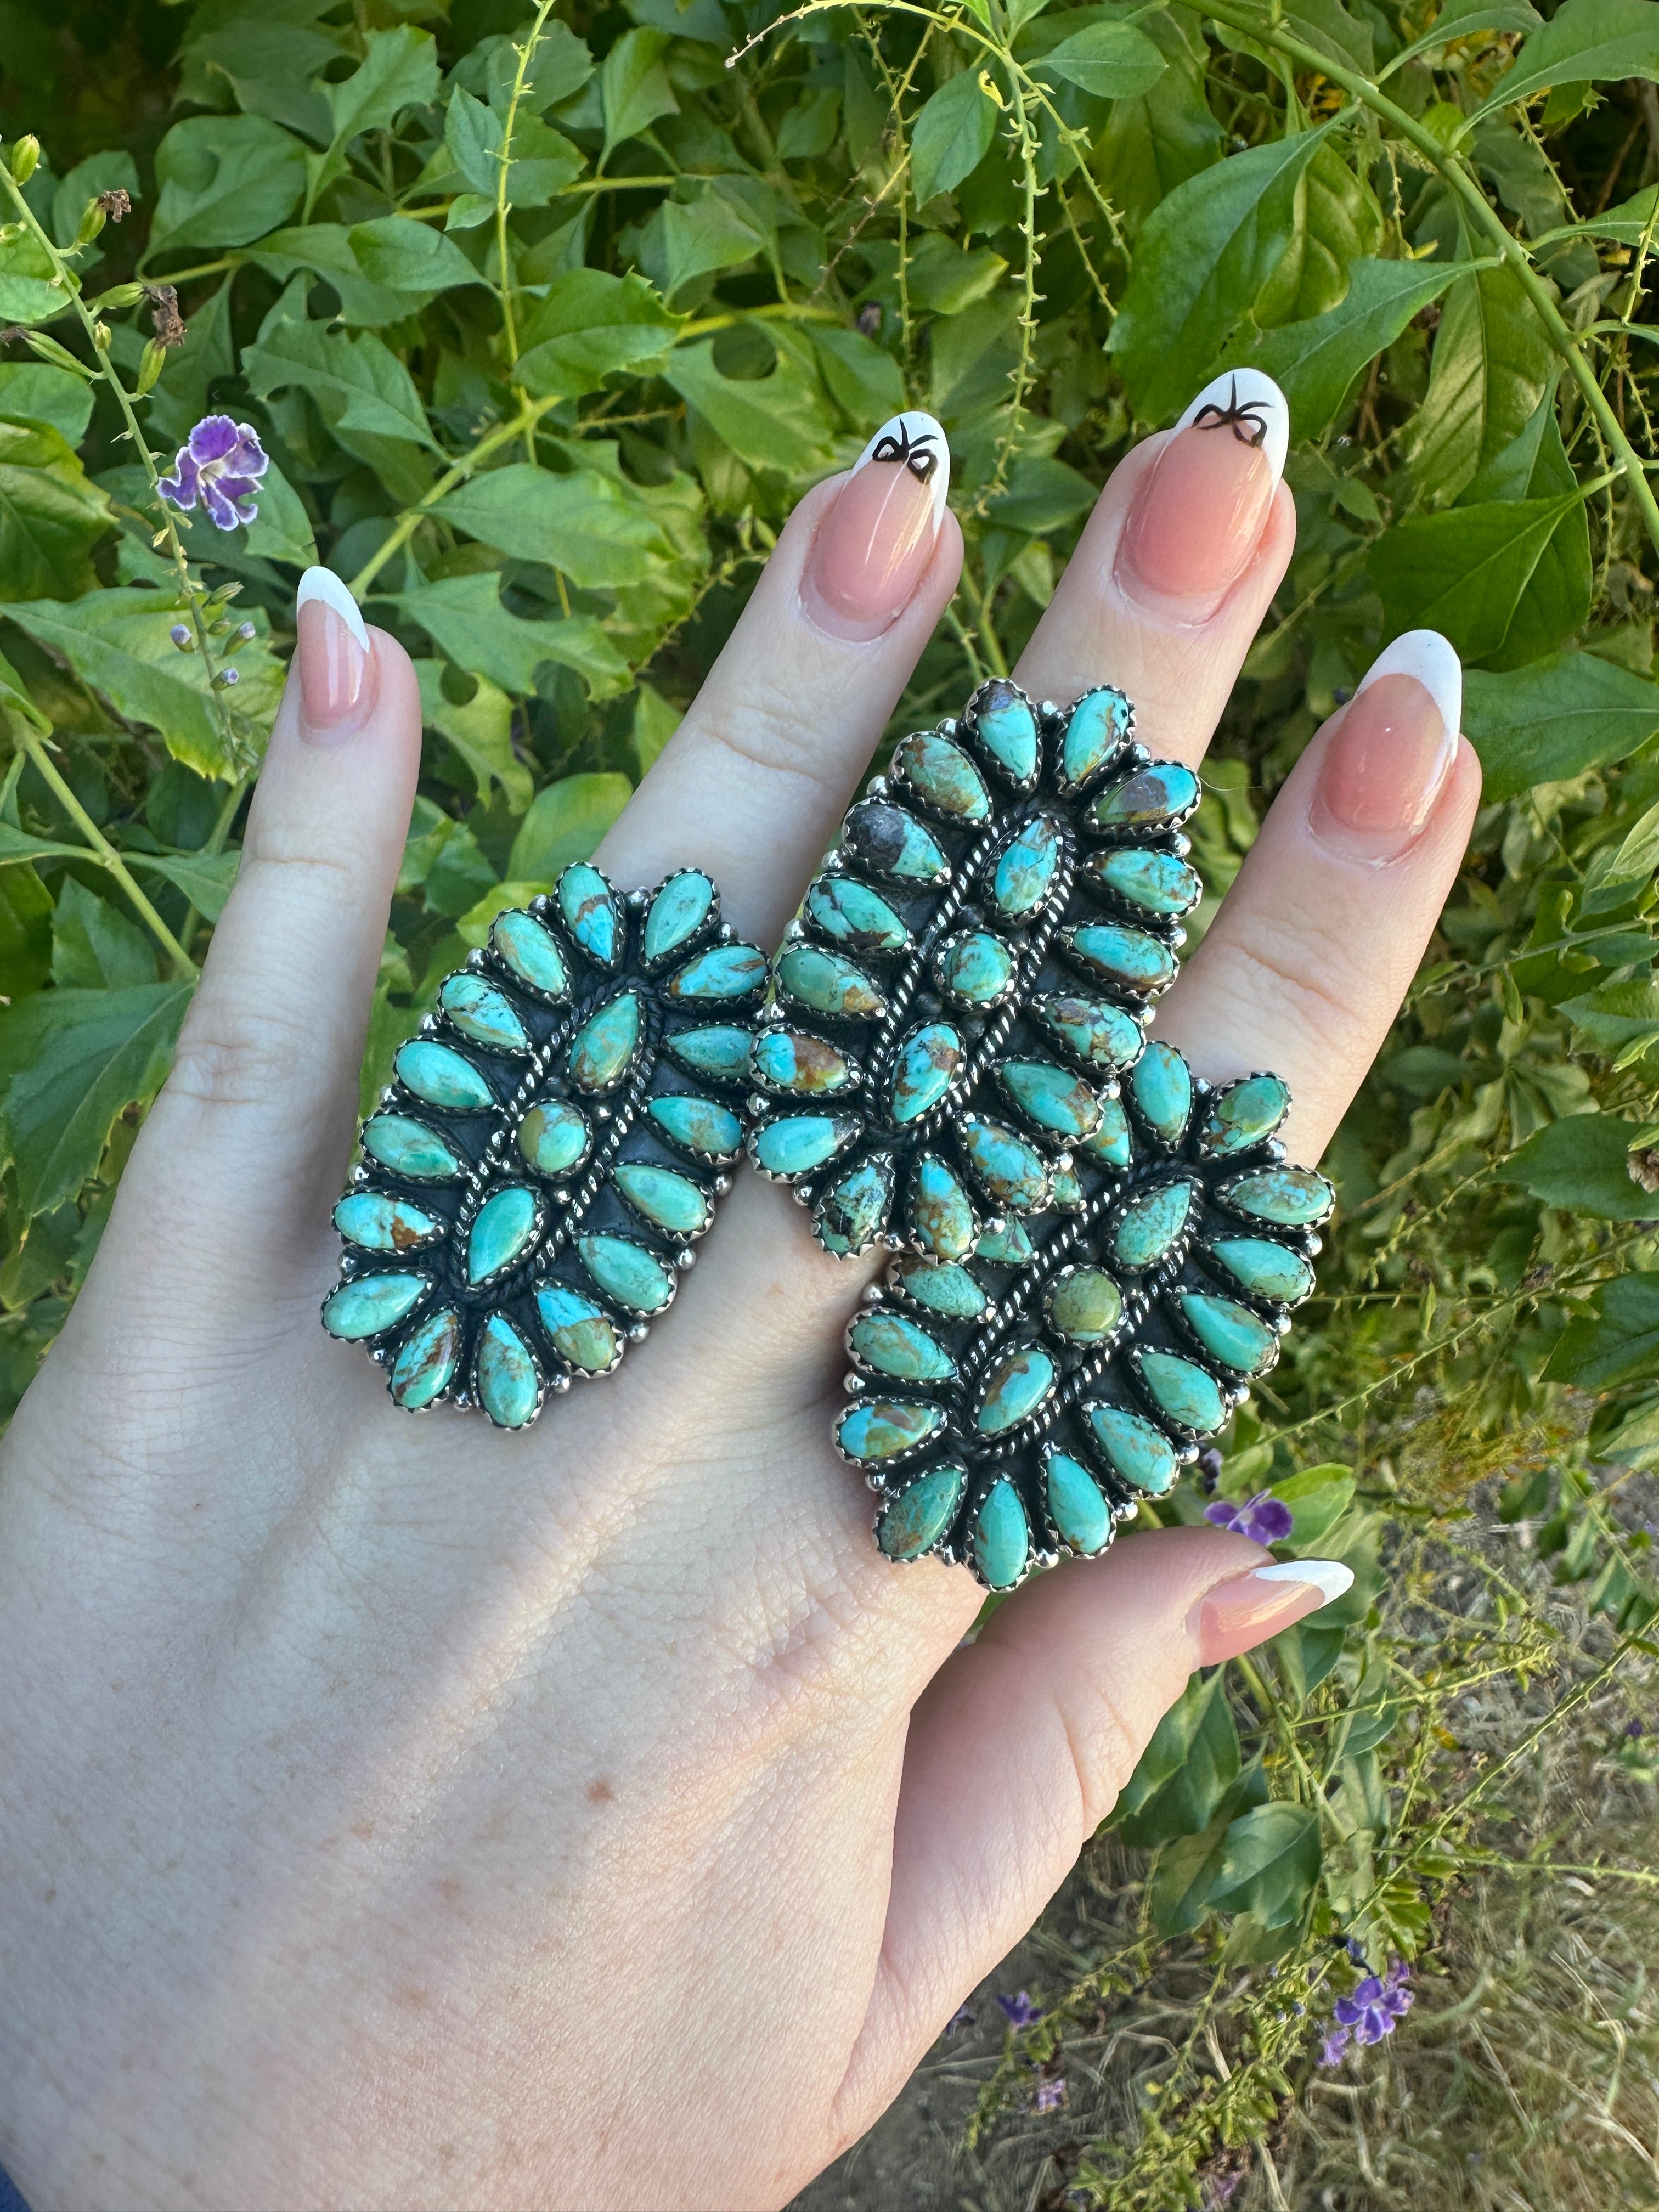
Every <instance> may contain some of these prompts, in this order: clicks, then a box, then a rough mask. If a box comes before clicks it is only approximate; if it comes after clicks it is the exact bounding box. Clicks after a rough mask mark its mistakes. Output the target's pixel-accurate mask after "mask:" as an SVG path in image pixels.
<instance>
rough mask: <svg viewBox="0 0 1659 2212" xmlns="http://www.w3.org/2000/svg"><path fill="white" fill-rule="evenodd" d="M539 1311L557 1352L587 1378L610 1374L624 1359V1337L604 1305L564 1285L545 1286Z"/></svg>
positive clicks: (538, 1297)
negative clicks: (597, 1303)
mask: <svg viewBox="0 0 1659 2212" xmlns="http://www.w3.org/2000/svg"><path fill="white" fill-rule="evenodd" d="M536 1310H537V1312H538V1314H539V1315H540V1316H541V1321H542V1327H543V1328H544V1329H545V1330H546V1331H547V1334H548V1335H549V1337H550V1339H551V1340H552V1344H553V1349H554V1350H555V1351H556V1352H557V1353H558V1355H559V1357H560V1358H561V1359H562V1360H563V1361H564V1362H565V1364H567V1365H568V1366H570V1367H578V1368H580V1370H581V1371H582V1373H583V1374H584V1375H605V1374H607V1373H609V1371H610V1370H611V1368H613V1367H614V1366H615V1365H616V1364H617V1361H618V1360H619V1359H620V1358H622V1337H621V1335H620V1334H619V1333H618V1331H617V1325H616V1323H615V1322H613V1321H612V1320H611V1316H610V1315H609V1314H607V1313H606V1312H605V1309H604V1307H603V1306H599V1305H596V1304H594V1302H593V1300H592V1298H590V1297H584V1296H583V1294H582V1293H581V1291H573V1290H571V1289H570V1288H569V1286H568V1285H567V1284H564V1283H544V1284H543V1285H542V1287H541V1288H540V1290H538V1291H537V1293H536Z"/></svg>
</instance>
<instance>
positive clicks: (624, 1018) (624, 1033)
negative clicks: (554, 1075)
mask: <svg viewBox="0 0 1659 2212" xmlns="http://www.w3.org/2000/svg"><path fill="white" fill-rule="evenodd" d="M643 1012H644V1010H643V1008H642V1007H641V1004H640V996H639V994H638V992H637V991H621V992H618V993H617V996H616V997H615V998H614V999H611V1000H607V1001H606V1002H605V1005H604V1006H601V1007H600V1008H599V1012H597V1013H594V1014H590V1015H589V1016H588V1018H587V1019H586V1021H585V1022H584V1023H583V1024H582V1025H581V1027H580V1029H579V1030H577V1032H576V1034H575V1036H574V1039H573V1040H572V1042H571V1046H570V1080H571V1081H572V1082H573V1083H574V1085H575V1086H576V1088H577V1089H578V1090H579V1091H610V1090H611V1089H613V1088H614V1087H615V1085H617V1084H618V1083H620V1082H621V1081H622V1079H623V1076H624V1075H626V1074H627V1073H628V1070H629V1066H630V1065H631V1064H632V1062H633V1059H634V1055H635V1053H636V1052H637V1051H638V1050H639V1044H640V1030H641V1022H642V1018H643Z"/></svg>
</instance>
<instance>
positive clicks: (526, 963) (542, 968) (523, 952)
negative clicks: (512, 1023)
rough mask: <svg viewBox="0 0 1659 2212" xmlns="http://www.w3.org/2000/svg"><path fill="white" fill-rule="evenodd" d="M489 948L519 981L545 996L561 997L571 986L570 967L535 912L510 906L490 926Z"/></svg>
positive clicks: (548, 930) (550, 932)
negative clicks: (533, 913)
mask: <svg viewBox="0 0 1659 2212" xmlns="http://www.w3.org/2000/svg"><path fill="white" fill-rule="evenodd" d="M489 949H490V951H492V952H493V953H494V954H495V957H496V958H497V959H498V960H499V961H500V962H501V964H502V966H503V967H504V968H507V969H509V970H510V971H511V973H512V974H513V975H514V976H516V977H517V979H518V980H519V981H520V982H521V983H525V984H527V985H528V986H529V987H530V988H531V989H532V991H536V992H538V993H540V994H541V995H542V996H543V997H544V998H549V999H562V998H563V997H565V995H566V994H568V991H569V989H570V970H569V969H568V966H567V965H566V963H565V957H564V955H563V953H562V952H561V951H560V950H559V948H558V946H557V945H556V943H555V942H554V938H553V933H552V931H551V930H550V929H544V927H542V925H541V923H540V922H539V921H537V919H536V917H535V915H532V914H526V913H525V912H524V910H523V909H522V908H520V907H508V908H507V909H506V910H505V911H504V912H503V913H501V914H498V915H496V917H495V921H493V922H491V924H490V926H489Z"/></svg>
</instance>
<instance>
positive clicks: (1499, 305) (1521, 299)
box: [1407, 266, 1559, 499]
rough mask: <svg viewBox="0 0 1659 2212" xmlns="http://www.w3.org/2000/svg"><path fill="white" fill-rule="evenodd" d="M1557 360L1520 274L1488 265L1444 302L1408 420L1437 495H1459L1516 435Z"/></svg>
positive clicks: (1418, 465) (1423, 474) (1413, 447)
mask: <svg viewBox="0 0 1659 2212" xmlns="http://www.w3.org/2000/svg"><path fill="white" fill-rule="evenodd" d="M1558 366H1559V364H1558V363H1557V362H1556V359H1555V355H1554V352H1553V349H1552V347H1551V345H1550V342H1549V338H1548V336H1547V332H1546V331H1545V329H1544V326H1543V325H1542V324H1541V322H1540V321H1539V319H1538V317H1537V315H1536V313H1534V308H1533V306H1532V302H1531V301H1529V300H1528V298H1527V295H1526V294H1525V293H1524V292H1523V291H1522V289H1521V282H1520V279H1519V278H1518V277H1517V276H1516V274H1515V272H1514V271H1513V270H1511V269H1510V268H1508V267H1507V266H1504V267H1501V268H1497V269H1484V270H1481V271H1480V274H1479V275H1477V276H1475V277H1474V280H1473V281H1472V282H1471V283H1467V284H1460V285H1458V286H1457V288H1456V289H1455V291H1454V292H1453V293H1452V295H1451V296H1450V297H1449V299H1448V301H1446V306H1445V311H1444V313H1443V314H1442V316H1441V318H1440V325H1439V328H1438V330H1437V331H1436V332H1435V339H1434V354H1433V358H1432V361H1431V364H1430V370H1429V388H1428V391H1427V392H1425V395H1424V399H1423V404H1422V406H1421V407H1420V408H1419V410H1418V412H1417V413H1416V415H1415V416H1413V418H1412V421H1411V422H1410V423H1409V424H1408V425H1407V446H1408V449H1409V453H1410V459H1411V465H1412V473H1413V477H1415V478H1416V480H1417V483H1419V486H1420V487H1421V488H1422V489H1423V490H1424V491H1425V493H1427V494H1428V495H1431V496H1432V497H1436V498H1443V499H1454V498H1455V497H1456V495H1457V494H1458V493H1459V492H1461V491H1462V489H1463V488H1464V486H1465V485H1466V484H1467V483H1468V482H1469V480H1470V478H1471V477H1473V476H1474V474H1475V472H1476V471H1477V470H1479V469H1480V467H1481V466H1482V465H1484V464H1485V463H1486V462H1487V461H1489V460H1491V459H1492V456H1493V455H1494V454H1495V453H1499V452H1501V450H1502V449H1503V447H1505V446H1507V445H1508V444H1509V442H1510V440H1511V439H1512V438H1515V437H1517V436H1518V435H1520V433H1521V431H1522V429H1523V428H1525V426H1526V424H1527V423H1528V422H1529V421H1530V420H1531V418H1532V416H1533V415H1534V413H1535V412H1536V411H1537V409H1538V406H1539V403H1540V402H1541V400H1542V398H1543V397H1544V394H1545V393H1546V392H1547V391H1548V390H1549V388H1550V386H1551V385H1552V383H1553V381H1554V379H1555V375H1556V374H1557V369H1558Z"/></svg>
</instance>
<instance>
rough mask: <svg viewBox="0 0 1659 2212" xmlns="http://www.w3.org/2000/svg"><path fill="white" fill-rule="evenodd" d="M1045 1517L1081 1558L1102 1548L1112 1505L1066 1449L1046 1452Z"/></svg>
mask: <svg viewBox="0 0 1659 2212" xmlns="http://www.w3.org/2000/svg"><path fill="white" fill-rule="evenodd" d="M1047 1474H1048V1517H1049V1519H1050V1520H1051V1521H1052V1522H1054V1527H1055V1528H1057V1529H1058V1530H1059V1531H1060V1534H1061V1535H1062V1536H1063V1537H1064V1538H1065V1539H1066V1542H1067V1543H1068V1544H1069V1545H1070V1546H1071V1547H1072V1548H1073V1551H1077V1552H1081V1553H1083V1555H1084V1557H1085V1559H1087V1558H1090V1557H1091V1556H1092V1554H1093V1553H1096V1552H1103V1551H1104V1550H1105V1548H1106V1546H1107V1545H1108V1543H1109V1541H1111V1534H1112V1509H1111V1507H1110V1506H1109V1505H1108V1504H1107V1503H1106V1500H1105V1499H1104V1498H1103V1497H1102V1496H1101V1492H1100V1485H1099V1484H1098V1483H1097V1481H1096V1480H1095V1479H1094V1477H1093V1475H1091V1474H1090V1472H1089V1470H1088V1468H1086V1467H1085V1466H1084V1465H1083V1464H1082V1462H1080V1461H1079V1460H1074V1459H1073V1457H1072V1455H1071V1454H1070V1453H1069V1452H1059V1451H1057V1452H1050V1453H1049V1455H1048V1469H1047Z"/></svg>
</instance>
